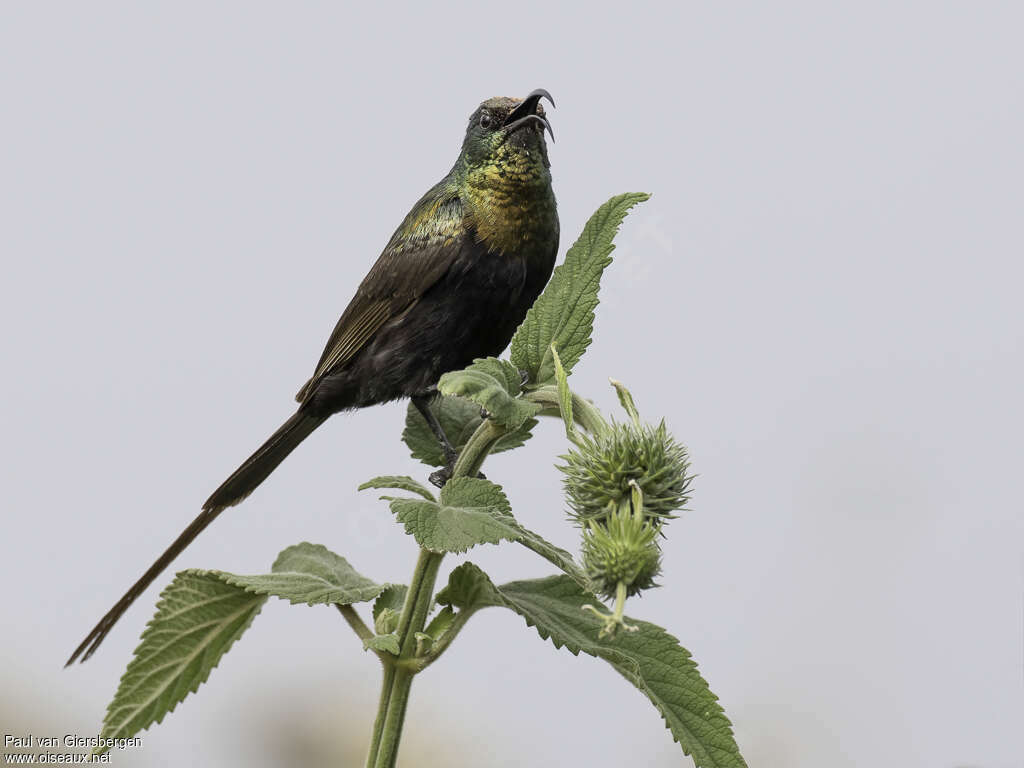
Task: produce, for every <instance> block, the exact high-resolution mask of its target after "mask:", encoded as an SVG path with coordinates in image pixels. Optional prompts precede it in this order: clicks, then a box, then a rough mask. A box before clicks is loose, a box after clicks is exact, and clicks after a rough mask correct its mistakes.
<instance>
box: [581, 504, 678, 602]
mask: <svg viewBox="0 0 1024 768" xmlns="http://www.w3.org/2000/svg"><path fill="white" fill-rule="evenodd" d="M660 529H661V526H660V525H657V524H652V522H651V521H649V520H646V519H644V518H643V517H637V516H636V515H633V514H631V513H630V511H629V510H628V509H625V508H623V509H621V510H618V511H616V512H615V513H613V514H611V515H609V516H608V517H607V518H606V519H605V520H603V521H601V522H598V521H591V522H590V523H589V524H588V526H587V527H586V528H584V530H583V567H584V568H585V569H586V573H587V577H588V578H589V579H590V583H591V587H592V588H593V590H594V592H595V593H597V594H600V595H603V596H605V597H608V598H612V597H615V590H616V587H617V586H618V585H619V583H620V582H621V583H623V584H625V585H626V594H627V596H630V597H631V596H633V595H635V594H637V593H638V592H641V591H643V590H645V589H650V588H651V587H654V586H657V585H656V584H655V583H654V579H655V578H656V577H657V576H658V574H659V573H661V548H660V547H659V546H658V541H657V537H658V533H659V531H660Z"/></svg>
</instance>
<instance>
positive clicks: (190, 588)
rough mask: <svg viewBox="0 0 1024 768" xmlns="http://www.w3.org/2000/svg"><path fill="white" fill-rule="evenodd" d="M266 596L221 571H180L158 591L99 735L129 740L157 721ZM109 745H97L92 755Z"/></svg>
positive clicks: (205, 673)
mask: <svg viewBox="0 0 1024 768" xmlns="http://www.w3.org/2000/svg"><path fill="white" fill-rule="evenodd" d="M266 600H267V598H266V595H263V594H254V593H252V592H248V591H246V590H245V589H243V588H241V587H237V586H234V585H232V584H230V583H227V582H226V581H225V580H224V579H223V578H222V577H221V575H220V574H217V573H211V572H208V571H198V570H192V571H182V572H181V573H179V574H178V575H177V576H175V577H174V581H172V582H171V583H170V585H169V586H168V587H167V588H166V589H165V590H164V591H163V592H162V593H161V594H160V601H159V602H158V603H157V611H156V615H155V616H154V617H153V618H152V620H150V622H149V624H148V625H147V626H146V630H145V631H144V632H143V633H142V642H141V643H140V644H139V647H138V648H136V649H135V656H134V658H133V659H132V660H131V662H130V663H129V664H128V669H127V670H126V671H125V673H124V676H123V677H122V678H121V683H120V684H119V685H118V687H117V692H116V693H115V694H114V699H113V701H111V702H110V706H109V707H108V708H107V714H106V717H105V718H104V719H103V731H102V733H101V734H100V735H101V736H103V737H104V738H106V737H111V738H128V737H130V736H133V735H134V734H136V733H138V732H139V731H141V730H142V729H143V728H148V727H149V726H150V725H152V724H153V723H159V722H162V721H163V719H164V716H165V715H166V714H167V713H168V712H171V711H173V710H174V708H175V706H177V704H178V702H180V701H182V700H183V699H184V698H185V697H186V696H187V695H188V694H190V693H194V692H195V691H196V690H197V689H198V688H199V686H200V685H201V684H202V683H204V682H206V679H207V678H208V677H209V676H210V671H211V670H212V669H213V668H214V667H216V666H217V664H218V662H219V661H220V659H221V657H222V656H223V655H224V654H225V653H227V651H228V649H229V648H231V645H232V644H233V643H234V642H235V641H236V640H237V639H238V638H239V637H241V636H242V633H243V632H245V630H246V629H248V627H249V625H250V624H251V623H252V620H253V619H254V618H255V617H256V614H258V613H259V612H260V608H261V607H262V606H263V603H265V602H266ZM107 749H108V748H104V747H97V748H96V749H95V750H94V753H95V754H101V753H103V752H106V751H107Z"/></svg>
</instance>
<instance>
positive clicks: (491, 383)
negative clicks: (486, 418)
mask: <svg viewBox="0 0 1024 768" xmlns="http://www.w3.org/2000/svg"><path fill="white" fill-rule="evenodd" d="M437 388H438V389H439V390H440V391H441V392H442V393H443V394H445V395H456V396H458V397H462V398H465V399H467V400H471V401H472V402H474V403H476V404H477V405H478V406H480V407H481V408H484V409H485V410H486V411H487V412H488V413H489V414H490V415H491V418H493V419H494V420H495V421H497V422H498V423H499V424H501V425H502V426H504V427H505V428H506V429H508V430H510V431H515V430H517V429H519V427H521V426H522V425H523V424H524V423H525V422H526V420H527V419H530V418H532V417H533V416H535V415H536V413H537V411H539V410H540V406H538V405H536V404H535V403H530V402H527V401H525V400H521V399H519V397H518V395H519V393H520V391H521V390H522V380H521V378H520V376H519V371H518V370H517V369H516V368H515V367H513V366H512V364H511V363H509V362H507V361H505V360H498V359H497V358H494V357H487V358H483V359H480V360H474V361H473V363H472V365H470V366H469V367H467V368H464V369H463V370H461V371H450V372H448V373H446V374H444V375H443V376H442V377H441V380H440V381H439V382H438V384H437Z"/></svg>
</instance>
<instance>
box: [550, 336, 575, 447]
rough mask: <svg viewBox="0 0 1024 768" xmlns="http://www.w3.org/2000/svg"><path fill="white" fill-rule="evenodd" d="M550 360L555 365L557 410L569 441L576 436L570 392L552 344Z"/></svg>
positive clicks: (567, 379) (560, 361)
mask: <svg viewBox="0 0 1024 768" xmlns="http://www.w3.org/2000/svg"><path fill="white" fill-rule="evenodd" d="M551 359H552V360H553V361H554V364H555V382H556V383H557V384H558V410H559V412H560V413H561V414H562V421H563V422H564V424H565V436H566V437H568V438H569V439H570V440H571V439H572V438H573V436H574V435H575V434H576V425H575V423H574V422H573V415H572V390H570V389H569V374H567V373H566V372H565V368H564V367H563V366H562V360H561V358H560V357H559V356H558V350H557V349H556V348H555V345H554V343H552V344H551Z"/></svg>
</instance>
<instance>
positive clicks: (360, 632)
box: [338, 605, 373, 642]
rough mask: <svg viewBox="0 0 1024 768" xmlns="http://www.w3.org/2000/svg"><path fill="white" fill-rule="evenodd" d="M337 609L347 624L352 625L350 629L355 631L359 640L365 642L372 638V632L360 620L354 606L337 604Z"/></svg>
mask: <svg viewBox="0 0 1024 768" xmlns="http://www.w3.org/2000/svg"><path fill="white" fill-rule="evenodd" d="M338 611H339V612H340V613H341V615H342V616H343V617H344V619H345V621H347V622H348V625H349V626H350V627H352V631H353V632H355V633H356V635H357V636H358V637H359V639H360V640H362V641H363V642H366V641H367V640H370V639H372V638H373V632H371V631H370V628H369V627H368V626H366V622H364V621H363V620H362V618H361V617H360V616H359V614H358V613H357V612H356V609H355V608H353V607H352V606H351V605H339V606H338Z"/></svg>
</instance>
